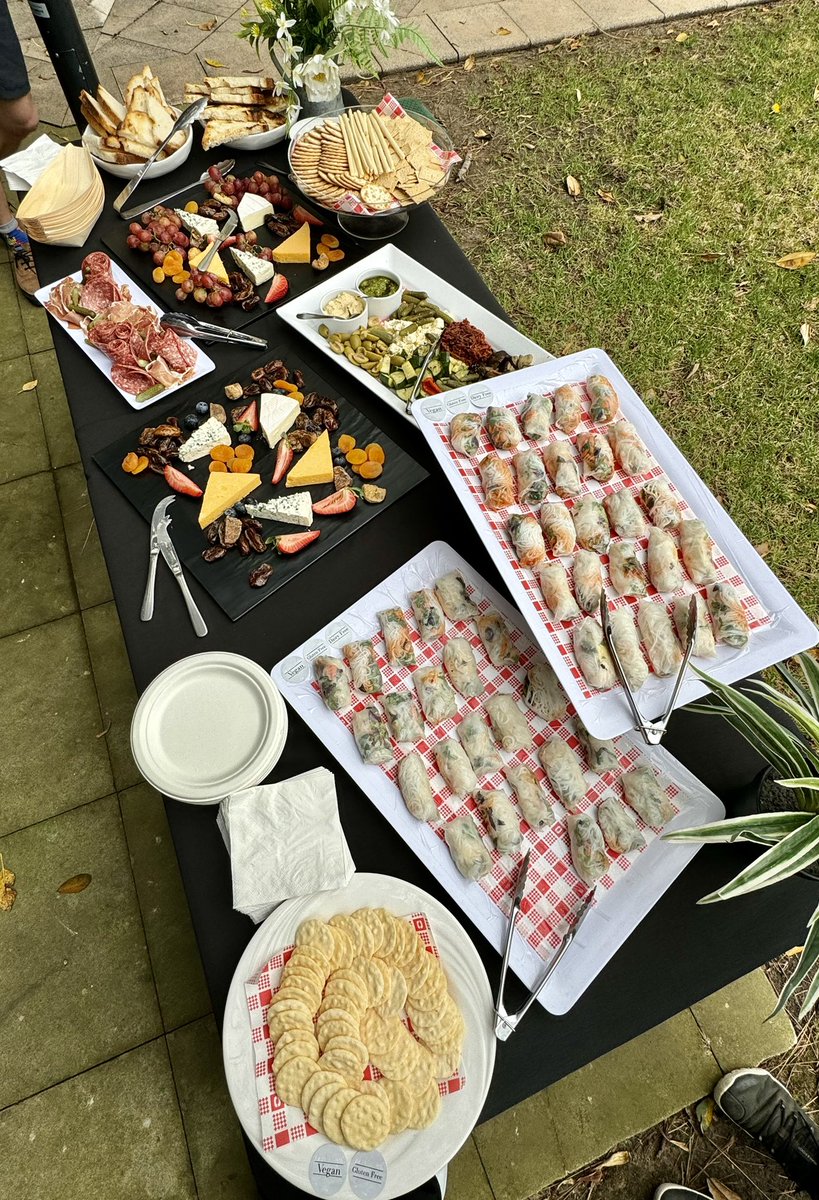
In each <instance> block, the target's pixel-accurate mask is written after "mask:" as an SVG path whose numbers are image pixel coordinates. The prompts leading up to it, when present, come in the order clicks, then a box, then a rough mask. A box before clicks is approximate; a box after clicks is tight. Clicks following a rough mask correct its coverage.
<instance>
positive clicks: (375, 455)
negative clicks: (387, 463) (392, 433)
mask: <svg viewBox="0 0 819 1200" xmlns="http://www.w3.org/2000/svg"><path fill="white" fill-rule="evenodd" d="M386 457H387V456H386V454H385V453H384V449H383V447H382V446H379V444H378V442H370V444H369V445H368V446H367V458H368V459H369V460H370V462H375V463H383V462H384V460H385V458H386Z"/></svg>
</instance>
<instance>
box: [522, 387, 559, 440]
mask: <svg viewBox="0 0 819 1200" xmlns="http://www.w3.org/2000/svg"><path fill="white" fill-rule="evenodd" d="M552 411H553V406H552V401H551V399H550V398H549V397H548V396H541V395H539V394H538V393H537V392H530V393H529V395H528V396H527V397H526V402H525V403H524V405H523V408H522V409H521V414H520V427H521V429H522V430H523V432H524V434H525V436H526V437H527V438H528V439H529V441H530V442H539V441H542V440H543V438H545V437H548V436H549V427H550V425H551V424H552Z"/></svg>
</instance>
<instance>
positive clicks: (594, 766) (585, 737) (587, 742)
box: [576, 720, 620, 775]
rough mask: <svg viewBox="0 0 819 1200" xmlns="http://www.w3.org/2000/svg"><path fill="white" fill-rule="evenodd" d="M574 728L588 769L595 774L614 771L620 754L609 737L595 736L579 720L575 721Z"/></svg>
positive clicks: (618, 762)
mask: <svg viewBox="0 0 819 1200" xmlns="http://www.w3.org/2000/svg"><path fill="white" fill-rule="evenodd" d="M576 729H577V738H578V741H579V742H580V745H581V746H582V747H583V753H584V754H585V755H586V762H587V763H588V764H589V770H591V771H594V773H595V775H605V774H607V772H609V771H616V770H617V768H618V767H619V766H620V756H619V754H618V753H617V749H616V747H615V745H614V742H613V741H612V740H611V738H596V737H595V736H594V734H593V733H589V731H588V729H587V728H586V726H585V725H584V724H583V722H582V721H580V720H578V722H577V725H576Z"/></svg>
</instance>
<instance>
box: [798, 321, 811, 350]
mask: <svg viewBox="0 0 819 1200" xmlns="http://www.w3.org/2000/svg"><path fill="white" fill-rule="evenodd" d="M799 332H800V334H801V336H802V345H803V346H807V344H808V342H809V341H810V325H808V323H807V321H805V322H804V323H803V324H802V325H800V326H799Z"/></svg>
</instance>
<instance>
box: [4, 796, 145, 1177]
mask: <svg viewBox="0 0 819 1200" xmlns="http://www.w3.org/2000/svg"><path fill="white" fill-rule="evenodd" d="M0 849H2V852H3V857H4V859H5V862H6V863H7V864H8V866H9V867H10V869H11V870H12V871H14V872H15V873H16V875H17V882H16V885H15V886H16V888H17V900H16V902H15V905H14V908H13V909H12V911H11V913H9V914H8V915H7V916H6V917H4V921H3V957H4V961H5V962H6V963H8V964H10V963H13V964H14V968H13V970H11V969H7V970H6V971H5V972H4V983H3V1005H2V1008H0V1048H2V1050H1V1051H0V1052H1V1053H2V1060H3V1072H2V1075H0V1108H2V1107H3V1106H4V1105H7V1104H14V1103H16V1102H17V1101H18V1100H22V1099H23V1098H24V1097H26V1096H30V1095H32V1094H33V1093H34V1092H38V1091H41V1090H42V1089H43V1088H47V1087H51V1086H52V1085H53V1084H55V1083H59V1082H60V1081H61V1080H64V1079H67V1078H69V1077H70V1076H71V1075H76V1074H77V1072H78V1071H85V1070H87V1069H88V1068H89V1067H93V1066H96V1065H97V1064H98V1063H100V1062H104V1061H105V1060H106V1059H108V1058H111V1057H112V1056H113V1055H115V1054H122V1053H123V1051H125V1050H130V1049H132V1048H133V1047H134V1046H138V1045H140V1044H141V1043H142V1042H144V1041H147V1040H148V1039H149V1038H152V1037H156V1036H157V1034H159V1033H161V1031H162V1024H161V1021H160V1016H159V1007H158V1005H157V1001H156V991H155V989H154V982H153V977H152V975H151V964H150V960H149V958H148V951H147V948H146V946H145V935H144V932H143V929H142V919H141V916H140V912H139V905H138V904H137V898H136V891H135V889H134V880H133V875H132V872H131V864H130V862H129V860H128V849H127V845H126V841H125V832H124V830H123V827H122V820H121V818H120V812H119V805H118V804H117V799H116V796H107V797H105V798H104V799H102V800H96V801H94V802H93V803H92V804H83V805H81V806H80V807H79V808H75V809H74V810H73V811H72V812H68V813H63V814H62V815H61V816H58V817H52V818H51V819H50V820H48V821H40V822H38V823H37V824H36V825H29V827H28V828H27V829H21V830H20V831H18V832H17V833H12V834H9V835H8V836H7V837H4V838H3V839H2V840H0ZM80 872H85V873H87V874H89V875H90V876H91V882H90V884H89V885H88V887H87V888H86V889H85V891H83V892H80V893H79V894H77V895H69V896H60V895H58V893H57V888H58V887H59V886H60V884H61V883H63V882H64V881H65V880H66V879H69V878H70V877H71V876H73V875H77V874H79V873H80ZM3 1161H6V1160H5V1156H4V1155H2V1154H0V1162H3ZM46 1194H48V1190H47V1189H46V1188H44V1189H43V1192H42V1193H41V1195H46ZM61 1194H62V1193H61ZM18 1195H19V1193H18Z"/></svg>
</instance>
